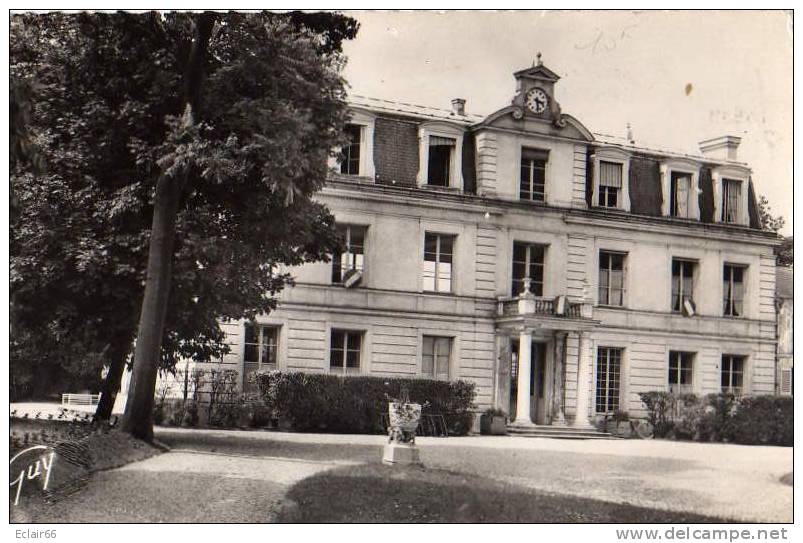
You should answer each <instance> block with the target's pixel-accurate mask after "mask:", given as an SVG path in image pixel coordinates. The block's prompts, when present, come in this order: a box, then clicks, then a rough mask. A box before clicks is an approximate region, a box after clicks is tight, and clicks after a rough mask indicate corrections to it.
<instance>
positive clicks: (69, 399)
mask: <svg viewBox="0 0 803 543" xmlns="http://www.w3.org/2000/svg"><path fill="white" fill-rule="evenodd" d="M99 402H100V394H71V393H65V394H62V395H61V405H85V406H93V407H94V406H96V405H98V403H99Z"/></svg>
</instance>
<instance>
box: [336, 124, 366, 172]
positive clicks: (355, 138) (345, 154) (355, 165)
mask: <svg viewBox="0 0 803 543" xmlns="http://www.w3.org/2000/svg"><path fill="white" fill-rule="evenodd" d="M345 132H346V136H347V137H348V139H349V143H348V144H346V145H344V146H343V147H342V149H341V150H340V173H342V174H344V175H360V145H361V143H362V127H361V126H360V125H357V124H348V125H346V130H345Z"/></svg>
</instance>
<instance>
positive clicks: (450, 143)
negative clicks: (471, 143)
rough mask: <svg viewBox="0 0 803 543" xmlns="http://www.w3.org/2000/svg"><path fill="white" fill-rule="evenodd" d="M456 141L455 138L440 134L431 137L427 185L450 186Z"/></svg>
mask: <svg viewBox="0 0 803 543" xmlns="http://www.w3.org/2000/svg"><path fill="white" fill-rule="evenodd" d="M455 143H456V142H455V140H454V138H442V137H440V136H430V137H429V163H428V167H427V185H434V186H436V187H448V186H450V177H451V169H452V163H453V162H454V153H455Z"/></svg>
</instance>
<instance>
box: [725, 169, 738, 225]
mask: <svg viewBox="0 0 803 543" xmlns="http://www.w3.org/2000/svg"><path fill="white" fill-rule="evenodd" d="M741 199H742V182H741V181H738V180H736V179H723V180H722V217H721V219H722V222H727V223H738V222H739V203H740V202H741Z"/></svg>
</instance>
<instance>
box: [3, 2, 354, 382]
mask: <svg viewBox="0 0 803 543" xmlns="http://www.w3.org/2000/svg"><path fill="white" fill-rule="evenodd" d="M304 15H305V14H290V15H276V14H272V13H258V14H239V13H226V14H216V15H215V16H214V18H215V23H214V28H213V31H212V34H211V36H210V39H209V43H208V48H207V49H206V52H205V54H204V56H203V58H202V59H201V60H202V71H203V73H204V80H203V81H200V80H199V81H194V82H193V81H188V79H187V77H186V75H187V73H188V71H189V70H188V69H189V67H188V66H187V62H188V59H189V52H190V50H191V47H192V43H193V41H192V40H193V32H194V25H195V23H196V18H197V17H198V14H188V13H168V14H164V15H162V14H157V13H143V14H130V13H113V14H112V13H92V14H89V13H82V14H60V13H51V14H44V15H42V14H37V15H21V16H15V17H14V19H13V21H12V27H11V33H12V35H11V42H12V44H14V45H13V46H12V55H11V73H12V82H13V83H14V84H16V85H19V86H21V87H24V88H26V89H30V93H31V95H30V104H31V106H30V111H26V118H25V131H24V134H25V137H26V138H28V140H26V141H30V142H31V144H32V145H34V146H35V148H36V149H37V150H39V151H40V153H41V157H42V162H43V164H44V170H43V172H41V173H39V172H35V171H34V169H33V168H31V167H30V164H26V162H25V161H23V160H19V161H17V163H16V164H13V166H14V167H13V169H12V179H11V188H12V194H13V195H14V197H15V198H17V199H18V200H19V202H20V205H19V208H20V210H19V214H18V216H16V217H12V228H11V232H12V234H11V242H10V243H11V292H12V303H13V316H12V322H13V323H14V324H15V333H14V336H15V338H18V339H20V340H21V341H22V340H23V338H29V346H31V347H35V346H36V344H37V342H38V341H39V340H40V339H42V338H48V339H52V337H53V336H52V333H51V331H52V330H53V329H57V330H59V331H60V333H59V334H58V336H59V337H71V338H78V337H80V338H81V339H80V341H78V344H77V345H75V346H74V348H75V350H76V356H77V357H78V358H80V355H81V353H82V352H83V354H84V355H86V356H84V360H85V361H87V364H89V365H90V366H91V365H93V364H94V365H95V367H94V368H90V369H97V364H99V363H100V362H98V360H101V361H103V360H104V358H105V354H104V353H106V354H107V353H108V352H110V350H113V349H116V350H117V351H118V352H121V351H124V352H125V354H128V351H129V350H130V349H129V347H130V345H131V342H132V340H133V339H134V335H135V331H136V325H137V319H138V317H139V308H140V302H141V300H142V295H143V285H144V282H145V261H146V255H147V253H148V247H149V243H150V237H151V219H152V213H153V211H152V210H153V204H154V197H155V191H156V187H157V184H158V181H159V179H160V177H168V178H170V179H171V182H175V183H180V185H181V187H180V188H181V190H180V191H179V194H178V200H179V201H178V206H177V212H176V217H175V244H174V247H173V251H172V255H173V256H172V282H171V288H170V291H169V292H170V294H169V303H168V304H167V307H168V310H167V315H166V325H165V328H164V333H163V335H162V346H163V349H162V350H161V359H162V360H161V362H162V367H163V368H170V367H172V366H174V365H175V362H176V361H177V360H178V359H179V358H182V357H190V358H194V359H196V360H210V359H215V358H216V357H219V356H221V355H222V354H223V353H225V352H226V349H227V347H226V345H225V343H224V341H223V334H222V332H221V330H220V327H219V324H218V323H219V319H221V318H223V319H226V318H231V319H238V318H242V317H246V318H251V317H253V316H254V315H256V314H258V313H265V312H268V311H270V310H271V309H273V308H274V307H275V304H276V295H277V294H278V293H279V292H280V291H281V290H282V289H283V288H284V287H285V286H286V285H288V284H291V283H292V277H291V276H290V274H289V273H288V271H287V267H288V266H294V265H299V264H302V263H304V262H309V261H315V260H321V259H325V258H326V255H327V254H328V253H330V252H332V251H333V250H335V249H336V247H337V241H338V240H337V239H336V236H335V234H334V228H333V226H334V220H333V217H332V215H331V214H330V213H329V212H328V210H327V209H326V208H325V207H324V206H322V205H321V204H319V203H316V202H314V201H313V200H312V199H311V198H310V197H311V195H312V194H313V193H314V192H315V191H316V190H318V189H320V187H321V186H322V183H323V180H324V179H325V175H326V161H327V160H326V159H327V157H328V154H329V153H330V149H332V148H333V147H335V146H336V145H337V144H339V143H340V142H341V141H342V140H343V135H342V132H341V129H342V126H343V125H344V124H345V121H346V109H345V102H344V83H343V81H342V79H341V77H340V73H339V72H340V69H341V68H342V65H343V62H344V60H343V58H342V55H341V53H340V44H341V42H342V40H343V39H349V38H351V37H353V35H354V33H355V32H356V23H355V22H354V21H353V20H351V19H348V18H345V17H342V16H340V15H336V14H325V15H324V16H315V17H312V16H310V17H308V18H306V19H305V16H304ZM313 15H314V14H313ZM188 96H189V97H190V98H191V102H193V103H194V104H195V108H194V109H192V110H190V111H189V112H187V111H185V98H186V97H188ZM187 115H190V116H191V117H190V119H191V121H192V122H188V118H187ZM16 332H19V333H16ZM121 346H123V347H125V348H124V349H123V348H121ZM21 352H25V353H27V354H26V356H27V357H29V358H27V359H17V360H15V361H13V362H14V363H16V364H17V366H18V367H20V366H21V367H27V368H30V367H35V366H36V365H37V364H39V363H42V361H43V360H44V357H42V356H39V355H37V354H36V349H35V348H34V349H33V351H31V349H27V350H21ZM32 353H33V354H32ZM90 355H91V356H90ZM33 359H36V363H37V364H34V363H33ZM106 363H108V360H106ZM48 364H49V363H48ZM90 373H91V372H90Z"/></svg>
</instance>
